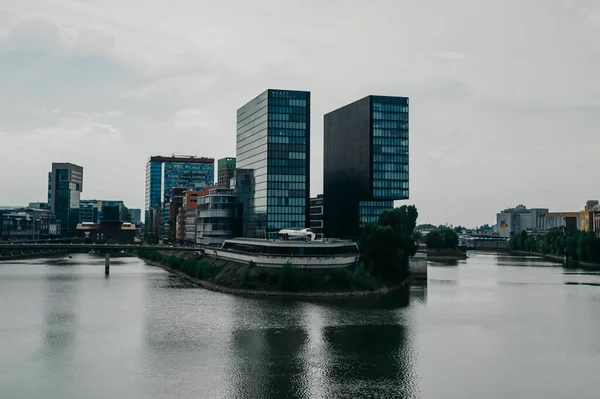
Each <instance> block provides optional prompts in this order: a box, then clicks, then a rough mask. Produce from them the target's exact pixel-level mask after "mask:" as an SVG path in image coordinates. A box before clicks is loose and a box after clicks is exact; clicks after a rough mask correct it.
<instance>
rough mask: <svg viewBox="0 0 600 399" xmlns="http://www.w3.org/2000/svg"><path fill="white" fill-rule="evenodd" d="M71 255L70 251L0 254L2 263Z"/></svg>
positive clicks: (29, 251)
mask: <svg viewBox="0 0 600 399" xmlns="http://www.w3.org/2000/svg"><path fill="white" fill-rule="evenodd" d="M67 253H69V251H68V250H66V249H63V250H58V249H57V250H36V251H34V250H28V251H11V252H8V251H6V252H2V253H0V262H2V261H4V260H19V259H33V258H39V257H45V256H59V255H65V254H67Z"/></svg>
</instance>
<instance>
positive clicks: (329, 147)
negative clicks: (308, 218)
mask: <svg viewBox="0 0 600 399" xmlns="http://www.w3.org/2000/svg"><path fill="white" fill-rule="evenodd" d="M324 119H325V126H324V136H325V137H324V181H323V189H324V190H323V191H324V199H325V205H324V206H325V220H324V227H325V235H326V236H327V237H341V238H357V237H358V236H359V235H360V230H361V228H362V227H363V226H364V224H365V223H370V222H376V221H377V220H378V219H379V215H381V213H382V212H384V211H385V210H389V209H393V207H394V201H395V200H405V199H408V197H409V171H408V123H409V120H408V98H406V97H388V96H368V97H365V98H363V99H361V100H358V101H356V102H353V103H351V104H348V105H346V106H344V107H342V108H339V109H337V110H335V111H332V112H330V113H328V114H326V115H325V118H324Z"/></svg>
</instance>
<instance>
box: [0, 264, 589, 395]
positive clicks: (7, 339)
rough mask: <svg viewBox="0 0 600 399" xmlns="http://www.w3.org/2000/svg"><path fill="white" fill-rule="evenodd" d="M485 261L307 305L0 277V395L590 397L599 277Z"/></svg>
mask: <svg viewBox="0 0 600 399" xmlns="http://www.w3.org/2000/svg"><path fill="white" fill-rule="evenodd" d="M497 257H498V255H496V254H492V255H485V254H483V255H479V254H477V255H473V256H471V257H470V258H469V259H468V261H467V265H465V266H462V265H459V266H458V267H431V268H430V269H429V273H430V275H429V280H428V282H427V285H418V286H412V287H410V288H406V289H405V290H402V291H400V292H398V293H396V294H394V295H390V296H387V297H382V298H353V299H349V298H347V299H344V300H310V301H308V300H286V299H276V298H263V299H258V298H244V297H236V296H231V295H225V294H220V293H215V292H210V291H207V290H204V289H199V288H197V287H196V286H194V285H190V284H189V283H187V282H186V281H185V280H182V279H180V278H179V277H177V276H173V275H170V274H167V273H166V272H164V271H163V270H162V269H159V268H155V267H152V266H149V265H147V264H145V263H144V262H141V261H138V260H137V259H131V260H130V261H129V260H127V259H124V261H125V263H124V264H123V265H120V266H119V267H118V268H115V272H114V273H111V277H110V278H109V279H108V280H105V279H104V277H103V273H102V271H103V270H102V259H96V258H92V257H89V256H87V255H74V257H73V259H71V260H69V262H66V264H65V265H56V264H49V263H51V260H48V259H46V260H36V261H31V263H28V262H29V261H22V262H12V263H0V301H2V303H4V304H5V306H3V307H0V386H1V387H2V389H1V391H0V392H1V394H0V397H2V398H4V397H7V398H39V397H51V398H61V397H66V398H80V397H81V398H86V399H87V398H90V399H95V398H107V397H110V398H160V399H162V398H171V397H176V398H180V397H183V398H285V397H290V398H294V397H298V398H345V397H346V398H352V399H358V398H364V397H373V398H382V397H383V398H386V397H390V398H414V397H423V398H449V399H455V398H456V399H463V398H491V399H505V398H512V397H531V398H548V399H559V398H565V397H576V398H597V397H598V392H597V391H598V390H597V388H596V387H597V386H598V384H597V380H598V378H597V376H598V375H599V374H600V361H599V359H600V349H599V348H600V347H599V345H598V342H599V340H598V334H597V333H596V332H597V331H600V306H598V304H599V303H600V289H599V287H598V285H599V284H600V275H599V274H597V273H583V272H577V273H573V272H569V273H565V271H564V269H562V268H559V267H547V266H548V265H549V263H548V262H545V261H543V260H540V259H539V258H525V259H523V258H515V260H514V262H513V265H512V266H504V267H498V266H499V264H501V263H502V262H504V260H502V261H499V260H498V259H497ZM503 258H504V259H506V258H507V257H506V256H503ZM506 261H507V262H508V260H506ZM35 262H37V263H35ZM77 262H79V264H77ZM536 262H539V263H541V264H542V266H546V267H530V266H532V265H535V264H536ZM67 264H68V266H67ZM524 265H527V266H528V267H526V268H524V267H522V266H524ZM409 300H410V305H409V306H407V305H408V302H409ZM574 337H575V338H576V339H574Z"/></svg>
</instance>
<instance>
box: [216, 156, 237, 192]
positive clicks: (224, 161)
mask: <svg viewBox="0 0 600 399" xmlns="http://www.w3.org/2000/svg"><path fill="white" fill-rule="evenodd" d="M234 177H235V158H221V159H219V160H218V161H217V185H218V186H219V187H225V188H229V181H230V180H231V179H233V178H234Z"/></svg>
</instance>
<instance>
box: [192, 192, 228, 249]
mask: <svg viewBox="0 0 600 399" xmlns="http://www.w3.org/2000/svg"><path fill="white" fill-rule="evenodd" d="M235 198H236V197H235V192H234V190H233V189H231V188H212V189H210V190H209V191H208V193H206V194H205V195H202V196H199V197H198V217H197V219H196V243H197V244H200V245H221V244H222V243H223V242H224V241H225V240H226V239H227V238H231V237H233V230H234V221H235V211H236V200H235Z"/></svg>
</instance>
